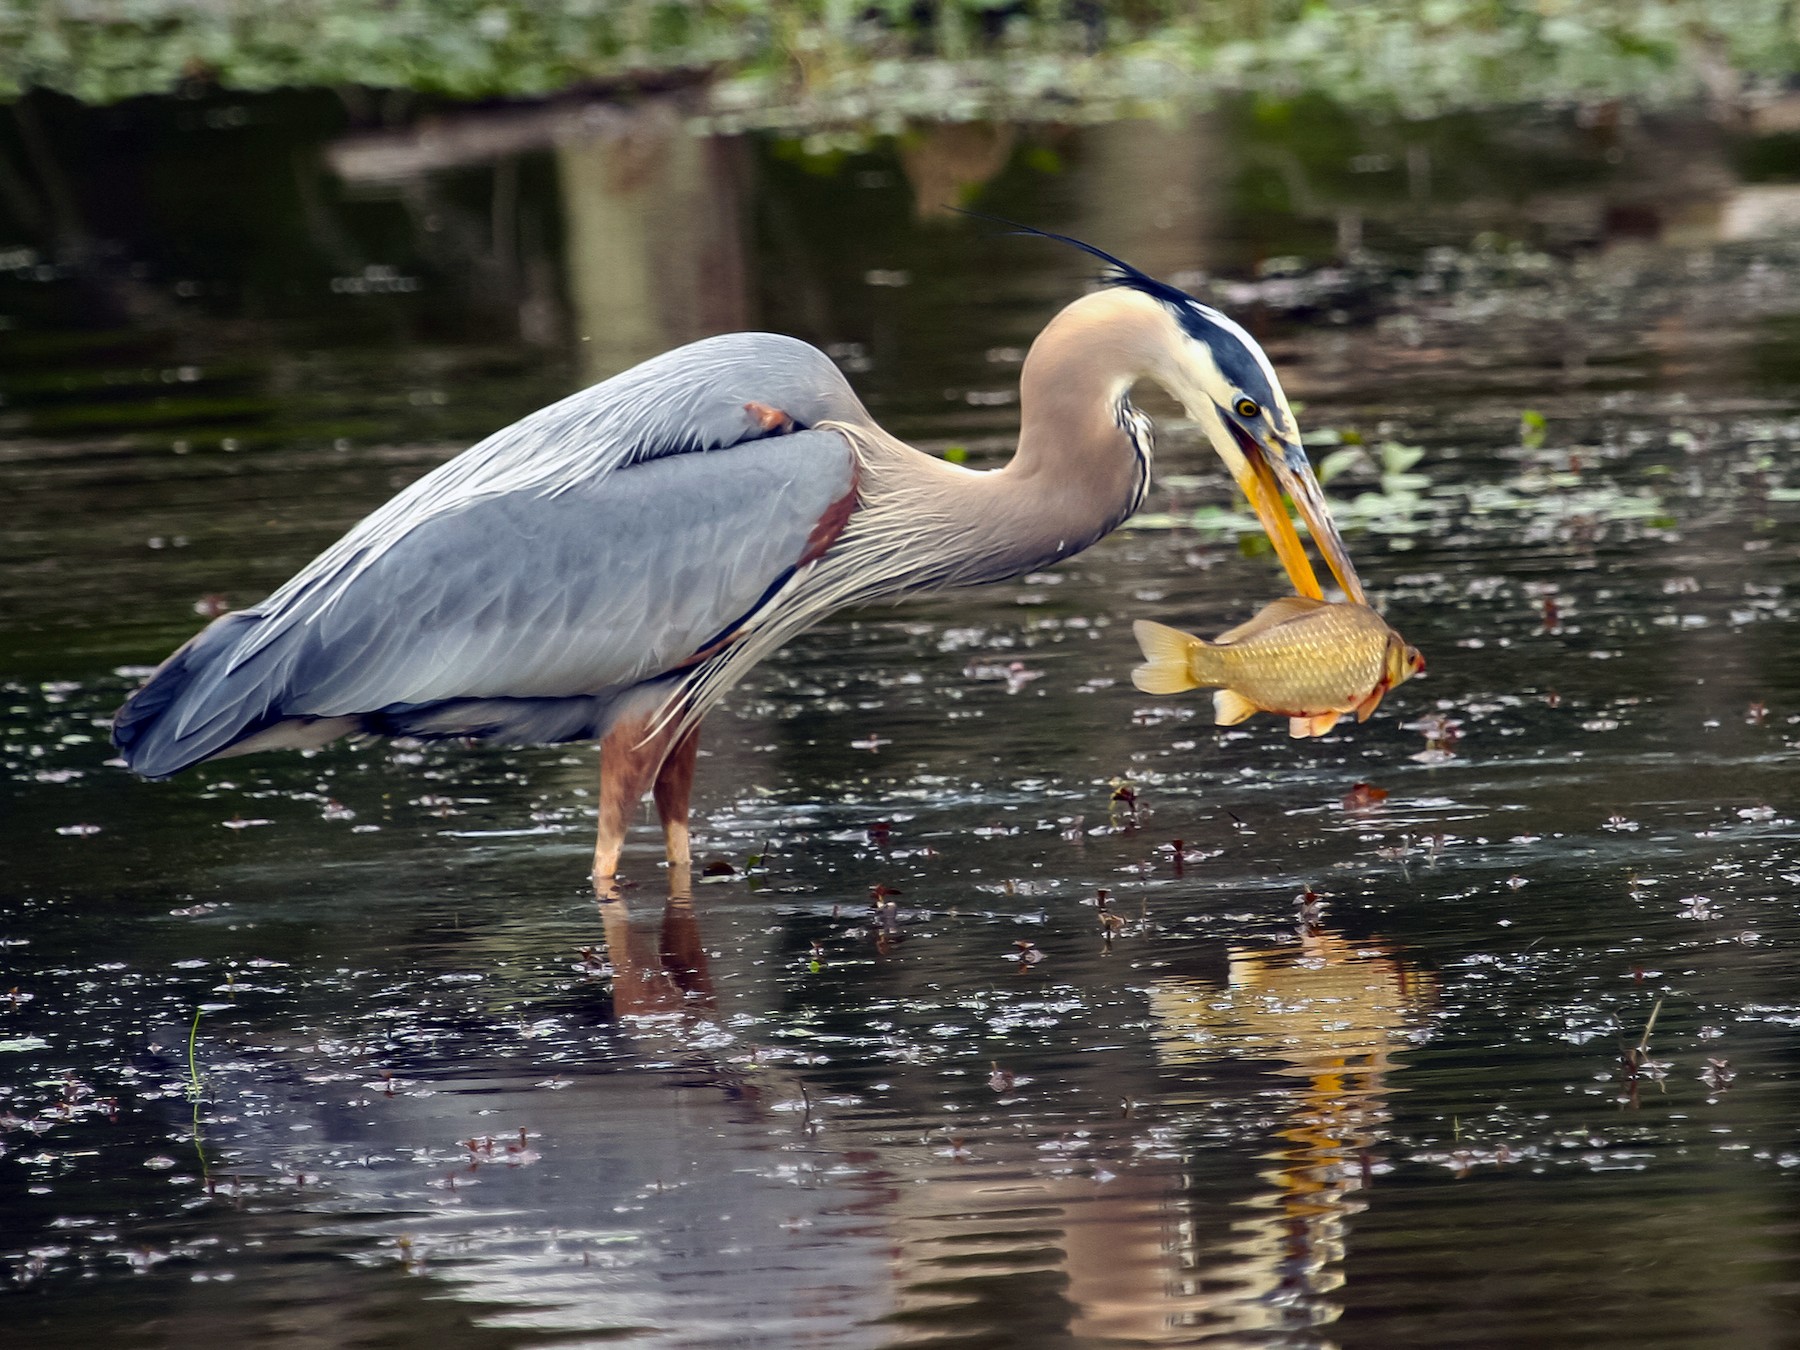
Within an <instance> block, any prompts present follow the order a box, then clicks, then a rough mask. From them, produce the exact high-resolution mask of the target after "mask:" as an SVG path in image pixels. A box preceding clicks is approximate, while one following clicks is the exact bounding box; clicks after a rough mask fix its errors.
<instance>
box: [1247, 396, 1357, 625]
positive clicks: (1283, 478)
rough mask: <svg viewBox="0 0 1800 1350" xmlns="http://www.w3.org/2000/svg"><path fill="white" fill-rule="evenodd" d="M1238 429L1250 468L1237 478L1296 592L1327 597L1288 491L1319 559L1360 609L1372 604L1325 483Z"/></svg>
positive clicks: (1315, 597) (1310, 470) (1307, 470)
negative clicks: (1328, 499) (1323, 489)
mask: <svg viewBox="0 0 1800 1350" xmlns="http://www.w3.org/2000/svg"><path fill="white" fill-rule="evenodd" d="M1232 430H1233V432H1234V433H1236V435H1237V440H1238V442H1239V444H1240V446H1241V447H1242V449H1243V451H1244V468H1243V470H1242V471H1240V472H1238V473H1236V474H1235V475H1234V476H1235V477H1236V478H1237V481H1238V487H1239V488H1240V489H1242V490H1243V493H1244V496H1245V497H1247V498H1249V500H1250V505H1251V507H1252V509H1254V510H1255V512H1256V518H1257V520H1259V521H1260V522H1261V523H1262V527H1263V532H1264V533H1265V534H1267V535H1268V536H1269V542H1270V543H1271V544H1273V545H1274V546H1275V556H1276V557H1277V558H1279V559H1281V565H1282V567H1283V568H1284V569H1285V570H1286V571H1287V574H1288V579H1289V580H1290V581H1291V582H1292V583H1293V586H1294V590H1295V592H1296V593H1297V594H1299V595H1304V596H1307V597H1309V598H1311V599H1314V600H1322V599H1324V598H1325V592H1324V589H1323V587H1321V586H1320V585H1319V578H1318V575H1317V574H1316V573H1315V572H1314V571H1313V565H1312V560H1311V559H1310V558H1308V557H1307V556H1306V549H1305V546H1304V545H1302V544H1301V542H1300V535H1299V532H1298V531H1297V530H1295V528H1294V522H1293V519H1292V518H1291V517H1290V516H1289V515H1288V512H1287V506H1286V504H1285V503H1284V502H1283V501H1282V499H1281V497H1282V493H1283V492H1286V493H1287V495H1288V496H1289V497H1290V498H1291V499H1292V500H1293V503H1294V505H1295V506H1296V507H1297V508H1299V511H1300V518H1301V519H1302V520H1304V521H1305V522H1306V528H1307V530H1308V532H1309V533H1311V535H1312V537H1313V543H1314V544H1315V545H1317V546H1318V550H1319V556H1320V557H1321V558H1323V559H1324V560H1325V563H1326V565H1327V566H1328V567H1330V568H1331V573H1332V575H1333V576H1335V577H1336V578H1337V582H1338V585H1339V586H1341V587H1343V590H1344V594H1345V596H1347V597H1348V598H1349V599H1350V600H1352V601H1354V602H1355V603H1357V604H1359V605H1360V604H1364V603H1366V601H1365V600H1364V597H1363V588H1362V582H1361V580H1360V579H1359V578H1358V577H1357V575H1356V566H1355V564H1354V563H1352V562H1351V561H1350V552H1349V550H1348V549H1346V548H1345V547H1344V539H1343V536H1342V535H1340V534H1339V533H1338V528H1337V522H1335V521H1334V520H1332V518H1331V511H1330V508H1328V507H1327V506H1326V505H1325V494H1324V493H1323V492H1321V491H1320V490H1319V482H1318V480H1317V479H1316V478H1314V477H1313V473H1312V469H1311V468H1310V467H1307V468H1305V469H1303V470H1299V471H1296V470H1295V469H1293V468H1292V467H1291V466H1290V465H1289V464H1288V461H1287V459H1286V457H1285V456H1283V455H1281V454H1280V453H1279V451H1277V452H1276V453H1274V454H1272V455H1271V454H1267V453H1265V452H1264V450H1263V447H1262V446H1260V445H1257V444H1255V443H1253V442H1250V441H1249V437H1248V436H1246V435H1244V434H1243V433H1242V432H1239V431H1238V430H1237V427H1236V426H1235V425H1233V426H1232Z"/></svg>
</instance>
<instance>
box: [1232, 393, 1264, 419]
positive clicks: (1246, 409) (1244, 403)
mask: <svg viewBox="0 0 1800 1350" xmlns="http://www.w3.org/2000/svg"><path fill="white" fill-rule="evenodd" d="M1261 411H1262V409H1261V408H1259V407H1257V406H1256V400H1255V399H1253V398H1240V399H1239V400H1238V401H1237V413H1238V416H1239V417H1255V416H1256V415H1257V414H1258V413H1259V412H1261Z"/></svg>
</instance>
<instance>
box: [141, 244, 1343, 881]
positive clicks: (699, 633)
mask: <svg viewBox="0 0 1800 1350" xmlns="http://www.w3.org/2000/svg"><path fill="white" fill-rule="evenodd" d="M1053 237H1056V238H1062V236H1053ZM1063 242H1066V243H1070V244H1074V245H1076V246H1077V247H1080V248H1083V249H1085V250H1086V251H1088V252H1089V253H1093V254H1095V255H1096V256H1098V257H1100V258H1101V259H1103V260H1104V261H1105V263H1106V264H1107V271H1106V273H1105V274H1104V276H1103V278H1102V280H1103V283H1104V284H1103V286H1102V288H1101V289H1099V290H1097V291H1095V292H1093V293H1091V294H1088V295H1084V296H1083V297H1082V298H1080V299H1078V300H1076V301H1075V302H1074V303H1072V304H1070V305H1069V306H1068V307H1067V308H1066V309H1064V310H1063V311H1062V312H1061V313H1059V314H1058V315H1056V317H1055V318H1053V319H1052V320H1051V321H1050V323H1049V325H1048V326H1047V327H1046V328H1045V329H1044V331H1043V332H1042V333H1041V334H1040V335H1039V336H1038V339H1037V341H1036V342H1034V343H1033V344H1032V347H1031V351H1030V353H1029V354H1028V355H1027V356H1026V358H1025V365H1024V369H1023V370H1022V372H1021V373H1020V378H1019V409H1020V428H1019V446H1018V450H1017V452H1016V453H1015V454H1014V455H1013V458H1012V460H1011V462H1009V463H1008V464H1006V465H1005V466H1004V467H1002V468H999V469H994V470H990V471H986V472H980V471H976V470H971V469H966V468H962V467H960V466H958V465H954V464H949V463H946V462H944V461H942V460H939V459H936V458H933V457H932V456H930V455H926V454H924V453H922V452H920V451H918V450H915V449H913V448H912V447H910V446H908V445H905V444H903V443H902V442H900V441H898V440H896V439H895V438H894V437H892V436H890V435H889V434H888V433H887V432H885V431H883V430H882V429H881V428H880V427H879V426H877V425H876V423H875V421H874V419H872V418H871V417H870V416H869V414H868V412H867V410H865V409H864V408H863V406H862V403H861V402H860V401H859V400H858V399H857V397H856V394H855V393H854V392H853V391H852V390H851V388H850V386H849V384H848V383H847V382H846V381H845V379H844V377H843V375H842V374H841V373H840V372H839V371H838V369H837V367H836V366H835V365H833V364H832V362H831V361H830V359H829V358H827V357H826V356H825V355H824V353H822V352H820V351H819V350H818V349H817V348H815V347H812V346H809V345H808V344H807V343H804V342H800V341H798V340H796V339H794V338H788V337H778V336H775V335H773V334H768V333H734V334H730V335H727V336H724V337H714V338H707V339H705V340H704V341H701V342H695V343H692V344H691V345H689V346H686V347H681V348H678V349H677V350H675V351H672V352H668V353H666V354H664V355H662V356H659V357H656V358H654V359H652V360H649V361H646V362H644V363H643V364H642V365H640V366H636V367H634V368H633V369H631V370H628V371H626V372H624V373H623V374H621V375H616V376H614V377H613V378H612V379H610V380H607V381H605V382H603V383H601V384H597V385H595V386H594V387H593V388H591V389H587V390H584V391H583V392H581V393H578V394H574V395H572V396H570V397H569V398H566V399H563V400H562V401H561V402H559V403H555V404H552V405H551V406H550V407H548V408H544V409H541V410H540V411H538V412H535V413H533V414H531V415H530V416H529V417H526V418H525V419H524V420H522V421H520V422H517V423H515V424H513V425H512V426H510V427H507V428H506V429H505V430H503V431H499V432H496V433H495V434H494V435H492V436H490V437H488V438H487V439H486V440H484V441H482V442H481V443H480V444H478V445H476V446H474V447H473V448H471V449H469V450H468V451H466V452H465V453H463V454H461V455H459V456H458V457H456V458H455V459H453V460H451V461H449V462H448V463H446V464H444V465H442V466H441V467H439V468H437V469H435V470H434V471H432V472H431V473H429V474H427V475H425V476H424V477H423V478H421V479H420V480H419V481H418V482H416V483H414V484H413V485H412V486H411V487H409V488H407V489H406V490H405V491H403V492H401V493H400V494H399V495H398V496H396V497H394V498H393V499H392V500H391V501H389V502H388V503H387V504H386V505H385V506H382V507H381V508H380V509H378V510H377V511H375V512H374V514H372V515H370V516H369V517H368V518H367V519H365V520H364V521H362V523H361V524H359V525H357V526H356V527H355V528H354V529H352V530H351V531H350V532H349V533H348V534H346V535H345V536H344V537H343V538H342V539H340V540H339V541H338V542H337V543H336V544H334V545H332V546H331V547H330V548H329V549H327V550H326V551H325V552H324V553H323V554H321V555H320V556H319V557H318V558H316V559H314V560H313V562H312V563H310V564H309V565H308V566H307V567H306V568H304V569H303V570H302V571H301V572H300V573H299V574H298V575H297V576H295V577H294V578H293V579H292V580H290V581H289V582H288V583H287V584H286V585H284V586H282V587H281V589H279V590H278V591H276V592H275V594H273V595H272V596H270V597H269V598H268V599H267V600H265V601H263V602H262V603H261V604H259V605H255V606H252V607H251V608H249V609H246V610H241V611H238V612H236V613H232V614H227V615H225V616H223V617H222V618H220V619H218V620H216V621H215V622H214V623H213V624H212V625H211V626H210V627H208V628H207V629H205V630H204V631H203V632H201V633H200V634H198V635H197V636H196V637H194V638H193V639H191V640H190V641H189V642H188V643H187V644H186V645H185V646H183V647H182V648H180V649H179V650H178V651H177V652H175V654H174V655H173V656H171V657H170V658H169V659H168V660H167V661H165V662H164V663H163V665H162V666H161V668H160V669H158V671H157V672H156V674H155V675H153V676H152V677H151V678H150V680H149V681H148V682H147V683H146V684H145V685H144V686H143V687H142V688H141V689H139V690H138V691H137V692H136V693H135V694H133V695H132V696H131V697H130V699H128V700H127V701H126V703H125V706H124V707H123V708H122V709H120V711H119V714H118V717H117V719H116V721H115V722H114V725H113V739H114V741H115V743H116V744H117V745H118V747H119V750H120V752H121V754H123V756H124V757H125V761H126V763H127V764H129V765H130V767H131V768H132V769H133V770H135V771H136V772H138V773H139V774H142V775H144V776H145V777H149V778H162V777H166V776H167V775H169V774H173V773H176V772H178V771H180V770H182V769H185V768H187V767H188V766H190V765H193V764H198V763H200V762H201V761H203V760H208V759H216V758H219V757H222V756H226V755H237V754H244V753H247V752H249V751H253V750H265V749H273V748H277V747H298V748H307V747H314V746H321V745H324V744H325V743H326V742H328V741H332V740H335V739H336V738H337V737H339V736H343V735H345V734H348V733H364V734H374V735H384V736H415V737H425V738H434V737H436V738H442V737H468V738H473V739H477V740H487V741H495V742H499V743H504V744H546V743H552V742H558V741H575V740H590V739H596V738H597V739H598V740H599V741H600V743H601V763H600V832H599V839H598V842H597V844H596V847H595V851H594V873H595V876H596V878H598V879H600V880H603V881H604V880H609V879H611V877H612V876H613V875H614V873H615V872H616V870H617V868H618V863H619V854H620V851H621V849H622V848H623V846H624V842H625V834H626V831H627V829H628V827H629V825H630V823H631V818H632V815H633V813H634V812H635V810H636V808H637V804H638V803H639V802H640V801H641V800H642V798H643V795H644V793H645V792H646V791H649V790H654V794H655V799H656V806H657V810H658V812H659V813H660V815H661V819H662V824H663V831H664V842H665V846H666V850H667V854H668V859H669V862H670V864H671V865H677V866H679V865H685V864H686V863H687V862H688V856H689V855H688V828H687V820H688V796H689V792H690V789H691V787H692V784H693V776H694V756H695V752H696V736H697V732H698V728H699V723H700V719H701V718H702V716H703V715H704V714H705V713H706V711H707V710H708V709H709V708H710V707H711V706H712V705H713V704H714V703H716V702H717V701H718V700H719V699H720V697H721V696H722V695H724V693H725V692H726V691H727V690H728V689H730V688H731V687H732V685H734V684H735V683H737V681H738V680H740V679H742V678H743V676H744V675H745V673H746V672H748V671H749V669H750V668H751V667H752V666H753V665H755V664H756V663H757V662H758V661H760V660H761V659H762V658H763V657H764V656H766V655H768V654H769V653H770V652H772V651H773V650H774V649H775V648H777V647H779V646H780V645H781V644H782V643H783V642H785V641H787V640H788V639H789V638H790V637H792V636H794V634H796V633H799V632H801V631H802V630H803V629H805V628H807V627H809V626H810V625H812V624H814V623H816V622H817V621H818V620H819V619H820V618H822V617H823V616H824V615H826V614H828V613H830V612H831V611H832V610H834V609H837V608H839V607H840V606H844V605H852V604H860V603H864V602H867V601H871V600H878V599H885V598H891V597H895V596H899V595H903V594H908V593H912V592H915V591H921V590H927V589H932V588H937V587H947V586H968V585H974V584H976V583H979V582H984V581H999V580H1002V579H1004V578H1007V577H1015V576H1018V575H1020V574H1021V573H1025V572H1031V571H1034V570H1036V569H1038V568H1041V567H1045V566H1047V565H1049V564H1050V563H1053V562H1056V561H1057V560H1058V559H1060V558H1066V557H1068V556H1069V555H1070V554H1072V553H1078V552H1080V551H1081V550H1082V549H1084V548H1086V547H1087V546H1088V545H1090V544H1092V543H1093V542H1094V541H1095V540H1097V539H1099V538H1100V537H1101V536H1103V535H1105V534H1106V533H1107V532H1108V531H1110V530H1112V529H1113V528H1114V527H1115V526H1117V525H1118V524H1119V523H1120V522H1121V521H1123V520H1124V519H1125V518H1126V517H1127V516H1129V515H1130V514H1131V513H1132V512H1133V511H1135V510H1136V509H1137V507H1138V505H1139V504H1140V503H1141V502H1142V501H1143V499H1144V493H1145V490H1146V488H1147V487H1148V485H1149V481H1150V452H1151V428H1150V422H1149V419H1148V418H1146V417H1145V416H1144V415H1143V414H1142V413H1141V412H1139V411H1138V410H1137V409H1136V408H1134V407H1133V406H1132V405H1131V402H1130V400H1129V397H1128V396H1129V393H1130V391H1131V388H1132V386H1133V385H1134V384H1136V383H1137V382H1138V381H1139V380H1143V379H1147V380H1150V381H1152V382H1154V383H1156V384H1160V385H1161V386H1162V387H1163V388H1164V389H1166V390H1167V391H1168V392H1169V393H1170V394H1172V395H1173V396H1174V397H1175V398H1176V399H1178V400H1179V401H1180V402H1181V404H1182V406H1183V407H1185V408H1186V409H1187V412H1188V414H1189V416H1191V417H1192V418H1193V419H1194V420H1195V421H1196V422H1197V423H1198V424H1199V425H1200V427H1201V429H1202V430H1203V431H1204V432H1205V433H1206V436H1207V439H1208V440H1209V441H1210V442H1211V443H1212V446H1213V448H1214V449H1215V450H1216V451H1217V452H1218V454H1219V457H1220V458H1221V459H1222V460H1224V462H1225V465H1226V467H1227V468H1228V469H1229V470H1230V471H1231V475H1232V477H1233V478H1234V479H1236V481H1237V484H1238V486H1239V487H1240V488H1242V489H1243V491H1244V494H1245V496H1247V497H1248V498H1249V500H1250V502H1251V504H1252V506H1253V507H1254V508H1255V510H1256V513H1257V516H1258V518H1259V520H1260V521H1261V523H1262V526H1263V529H1264V530H1265V531H1266V532H1267V533H1268V535H1269V538H1270V540H1271V541H1272V542H1273V544H1274V546H1275V551H1276V554H1277V555H1278V556H1279V558H1280V560H1281V564H1282V566H1283V567H1284V568H1285V569H1286V570H1287V574H1288V577H1289V578H1290V580H1291V581H1292V583H1293V586H1294V589H1295V590H1297V591H1299V592H1300V593H1301V594H1303V595H1308V596H1312V597H1315V598H1317V597H1319V596H1320V595H1321V589H1320V586H1319V582H1318V579H1317V577H1316V576H1315V575H1314V573H1313V569H1312V565H1311V563H1310V562H1309V561H1308V559H1307V556H1306V552H1305V550H1304V549H1303V547H1302V546H1301V543H1300V540H1299V537H1298V536H1297V534H1296V533H1295V529H1294V525H1293V523H1292V521H1291V520H1290V518H1289V515H1288V512H1287V510H1286V508H1285V507H1284V505H1283V503H1282V494H1283V492H1285V493H1286V494H1287V496H1288V497H1289V498H1291V499H1292V501H1293V503H1294V505H1295V506H1296V507H1297V508H1298V509H1299V513H1300V515H1301V516H1302V517H1304V519H1305V521H1306V524H1307V527H1308V529H1309V530H1310V531H1311V534H1312V537H1313V540H1314V541H1315V543H1316V544H1317V546H1318V548H1319V551H1320V553H1321V555H1322V556H1323V558H1324V560H1325V561H1326V563H1327V564H1328V565H1329V566H1330V568H1331V571H1332V572H1333V573H1334V574H1335V575H1336V577H1337V580H1338V582H1339V583H1340V584H1341V585H1342V587H1343V589H1344V591H1345V593H1346V594H1347V595H1348V596H1349V598H1350V599H1352V600H1358V601H1360V600H1362V599H1363V592H1362V586H1361V584H1360V583H1359V582H1358V580H1357V577H1356V571H1355V569H1354V568H1353V567H1352V565H1351V563H1350V559H1349V557H1348V555H1347V554H1346V552H1345V549H1344V544H1343V540H1342V539H1341V538H1340V537H1339V535H1338V531H1337V527H1336V526H1335V525H1334V524H1333V522H1332V519H1331V516H1330V513H1329V512H1328V510H1327V509H1326V505H1325V500H1324V497H1323V496H1322V494H1321V493H1320V491H1319V485H1318V482H1317V480H1316V479H1315V478H1314V477H1313V472H1312V467H1311V465H1310V464H1309V463H1308V461H1307V458H1306V452H1305V451H1304V450H1303V449H1302V448H1301V444H1300V432H1299V428H1298V426H1297V425H1296V423H1295V421H1294V415H1293V411H1292V410H1291V409H1290V408H1289V406H1288V402H1287V398H1286V396H1285V395H1283V393H1282V391H1281V384H1280V382H1279V381H1278V380H1277V379H1276V377H1275V371H1274V368H1273V367H1272V366H1271V365H1270V364H1269V359H1268V357H1267V356H1266V355H1264V353H1263V350H1262V348H1261V347H1259V346H1258V345H1257V343H1256V341H1255V340H1254V339H1253V338H1251V336H1250V335H1249V334H1248V333H1246V332H1245V331H1244V330H1243V329H1242V328H1240V327H1238V325H1237V324H1235V323H1233V322H1232V321H1231V320H1230V319H1228V318H1226V317H1225V316H1224V315H1223V314H1220V313H1219V312H1218V311H1216V310H1213V309H1210V308H1208V307H1207V306H1205V305H1203V304H1201V303H1199V302H1198V301H1197V300H1195V299H1194V298H1193V297H1191V296H1189V295H1187V294H1185V293H1184V292H1182V291H1179V290H1177V289H1175V288H1174V287H1172V286H1167V285H1164V284H1163V283H1161V282H1158V281H1156V280H1154V279H1152V278H1151V277H1148V276H1146V275H1144V274H1143V273H1141V272H1139V271H1137V270H1136V269H1134V268H1132V267H1130V266H1128V265H1127V264H1125V263H1123V262H1120V261H1119V260H1118V259H1116V258H1113V257H1112V256H1111V255H1109V254H1106V253H1102V252H1101V251H1100V250H1098V249H1095V248H1093V247H1091V246H1090V245H1086V244H1082V243H1080V241H1078V240H1071V239H1064V240H1063Z"/></svg>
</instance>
